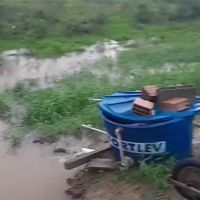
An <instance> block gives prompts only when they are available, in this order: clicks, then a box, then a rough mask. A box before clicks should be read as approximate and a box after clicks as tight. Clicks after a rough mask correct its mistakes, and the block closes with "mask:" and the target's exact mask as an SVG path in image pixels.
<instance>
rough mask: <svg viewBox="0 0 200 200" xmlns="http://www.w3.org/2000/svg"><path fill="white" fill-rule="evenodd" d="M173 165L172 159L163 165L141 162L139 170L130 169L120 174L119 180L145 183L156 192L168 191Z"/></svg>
mask: <svg viewBox="0 0 200 200" xmlns="http://www.w3.org/2000/svg"><path fill="white" fill-rule="evenodd" d="M174 165H175V161H174V160H173V159H169V160H167V161H165V162H163V163H155V162H151V163H146V162H145V161H142V162H141V163H140V166H139V168H137V169H136V168H134V169H131V170H129V171H127V172H123V173H122V174H120V179H121V180H123V181H125V182H137V181H138V182H141V181H142V182H145V183H150V184H151V185H152V186H153V187H154V188H155V189H156V190H161V191H162V190H167V189H169V186H170V185H169V176H170V174H171V170H172V168H173V167H174Z"/></svg>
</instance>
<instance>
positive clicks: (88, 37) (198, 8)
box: [0, 0, 200, 56]
mask: <svg viewBox="0 0 200 200" xmlns="http://www.w3.org/2000/svg"><path fill="white" fill-rule="evenodd" d="M10 13H12V14H10ZM199 13H200V3H199V1H198V0H191V1H190V2H189V3H188V1H186V0H184V1H179V0H162V1H153V0H143V1H136V0H124V1H120V0H101V1H96V0H95V1H91V0H84V1H83V0H58V1H52V0H43V1H40V0H35V1H33V0H2V1H1V2H0V50H5V49H10V48H20V47H27V48H32V49H35V50H36V51H35V53H36V54H37V55H40V56H49V55H55V54H63V53H66V52H69V51H76V50H81V48H82V47H83V46H85V45H89V44H92V43H94V42H96V41H98V40H103V39H105V38H108V39H117V40H127V39H132V38H134V37H136V36H137V35H140V34H141V33H142V32H143V30H141V28H142V29H143V28H145V27H146V26H147V25H148V26H149V25H159V24H162V25H167V26H173V23H174V22H187V21H191V20H196V19H199V18H200V14H199ZM144 25H145V27H144Z"/></svg>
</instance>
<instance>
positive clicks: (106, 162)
mask: <svg viewBox="0 0 200 200" xmlns="http://www.w3.org/2000/svg"><path fill="white" fill-rule="evenodd" d="M88 168H90V169H97V170H98V169H103V170H114V169H115V162H114V160H113V159H109V158H96V159H93V160H91V161H90V162H89V163H88Z"/></svg>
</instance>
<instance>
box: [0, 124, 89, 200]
mask: <svg viewBox="0 0 200 200" xmlns="http://www.w3.org/2000/svg"><path fill="white" fill-rule="evenodd" d="M6 131H8V125H7V124H4V123H3V122H0V160H1V162H0V180H1V181H0V199H2V200H16V199H17V200H27V199H28V200H36V199H37V200H67V199H68V197H66V195H65V193H64V191H65V189H66V188H67V185H66V178H67V177H71V176H73V175H74V173H75V172H76V170H74V171H66V170H65V169H64V167H63V162H62V160H63V158H65V159H67V158H70V157H73V156H74V154H75V153H76V152H79V151H80V149H81V147H87V146H88V145H89V144H91V141H90V140H88V139H87V138H83V139H81V140H76V139H74V138H72V137H71V138H68V139H66V138H65V145H66V148H67V151H68V154H65V155H60V154H59V155H57V154H55V153H53V149H54V146H52V145H40V144H33V143H32V140H30V139H29V138H28V139H26V140H25V141H24V142H23V143H22V146H21V147H20V148H18V149H16V150H12V149H11V148H10V146H9V144H8V143H7V141H6V140H5V139H4V137H3V135H4V134H6ZM62 144H64V143H63V141H62ZM56 145H57V144H56Z"/></svg>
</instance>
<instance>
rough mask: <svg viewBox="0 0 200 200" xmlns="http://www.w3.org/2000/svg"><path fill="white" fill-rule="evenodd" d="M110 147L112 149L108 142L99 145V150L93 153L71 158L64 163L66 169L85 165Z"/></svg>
mask: <svg viewBox="0 0 200 200" xmlns="http://www.w3.org/2000/svg"><path fill="white" fill-rule="evenodd" d="M109 149H110V145H109V144H108V143H107V144H103V145H101V147H99V148H98V149H97V150H95V151H93V152H91V153H87V154H83V155H80V156H79V157H77V158H72V159H69V160H67V161H66V162H65V163H64V166H65V169H66V170H70V169H73V168H75V167H78V166H80V165H83V164H85V163H87V162H89V161H91V160H92V159H94V158H97V157H98V156H99V155H100V154H102V153H104V152H106V151H107V150H109Z"/></svg>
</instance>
